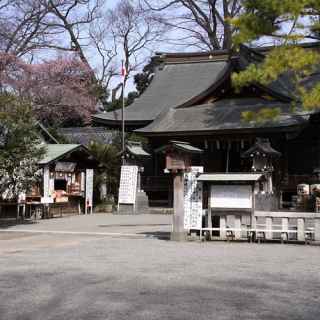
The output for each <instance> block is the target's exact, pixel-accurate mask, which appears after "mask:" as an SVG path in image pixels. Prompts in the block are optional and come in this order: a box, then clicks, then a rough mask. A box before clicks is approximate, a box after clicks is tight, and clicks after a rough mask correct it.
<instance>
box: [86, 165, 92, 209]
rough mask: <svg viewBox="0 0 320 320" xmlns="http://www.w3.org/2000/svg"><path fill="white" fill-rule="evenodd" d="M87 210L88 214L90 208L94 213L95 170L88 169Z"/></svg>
mask: <svg viewBox="0 0 320 320" xmlns="http://www.w3.org/2000/svg"><path fill="white" fill-rule="evenodd" d="M85 194H86V204H85V206H86V210H85V213H88V207H89V208H90V212H91V213H92V198H93V169H86V193H85Z"/></svg>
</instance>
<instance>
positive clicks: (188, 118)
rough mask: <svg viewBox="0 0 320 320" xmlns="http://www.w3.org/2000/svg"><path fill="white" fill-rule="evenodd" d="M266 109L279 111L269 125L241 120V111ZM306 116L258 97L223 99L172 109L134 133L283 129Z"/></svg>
mask: <svg viewBox="0 0 320 320" xmlns="http://www.w3.org/2000/svg"><path fill="white" fill-rule="evenodd" d="M266 107H275V108H276V107H277V108H280V110H281V114H280V116H279V117H277V119H275V120H273V121H268V122H246V121H244V120H243V117H242V112H244V111H253V112H257V111H259V110H261V109H263V108H266ZM309 117H310V116H309V115H308V114H305V113H295V114H293V113H292V112H291V111H290V104H288V103H281V102H275V101H269V100H264V99H261V98H238V99H222V100H219V101H216V102H214V103H212V104H205V105H196V106H192V107H187V108H171V109H170V110H168V111H166V112H163V113H162V114H161V116H159V117H158V118H157V119H156V120H155V121H154V122H153V123H151V124H149V125H148V126H146V127H144V128H142V129H138V130H136V131H137V132H143V133H158V134H159V133H179V132H180V133H192V132H206V131H219V132H220V131H222V130H223V131H234V130H250V129H259V128H260V129H265V128H283V127H288V126H296V125H301V124H303V123H306V122H307V121H308V120H309Z"/></svg>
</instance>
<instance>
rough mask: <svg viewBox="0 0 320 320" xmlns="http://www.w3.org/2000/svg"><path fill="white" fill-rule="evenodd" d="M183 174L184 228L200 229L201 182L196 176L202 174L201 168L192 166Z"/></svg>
mask: <svg viewBox="0 0 320 320" xmlns="http://www.w3.org/2000/svg"><path fill="white" fill-rule="evenodd" d="M190 169H191V170H190V172H187V173H185V174H184V228H185V229H187V230H190V229H200V228H201V226H202V188H203V186H202V182H201V181H197V174H198V173H203V167H201V166H198V167H196V166H193V167H191V168H190Z"/></svg>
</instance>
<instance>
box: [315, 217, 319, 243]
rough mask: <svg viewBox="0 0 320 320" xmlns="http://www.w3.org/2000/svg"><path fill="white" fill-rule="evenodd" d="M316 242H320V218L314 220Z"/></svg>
mask: <svg viewBox="0 0 320 320" xmlns="http://www.w3.org/2000/svg"><path fill="white" fill-rule="evenodd" d="M314 240H315V241H320V217H316V218H315V219H314Z"/></svg>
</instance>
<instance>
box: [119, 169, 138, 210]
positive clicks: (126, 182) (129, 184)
mask: <svg viewBox="0 0 320 320" xmlns="http://www.w3.org/2000/svg"><path fill="white" fill-rule="evenodd" d="M137 180H138V166H121V175H120V187H119V201H118V202H119V204H120V203H121V204H135V202H136V192H137Z"/></svg>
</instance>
